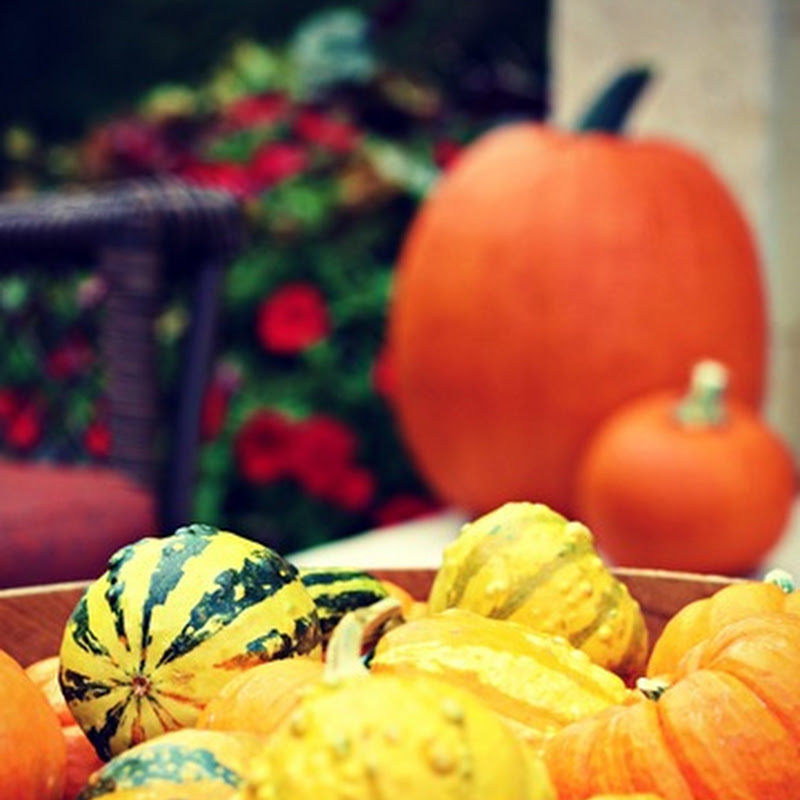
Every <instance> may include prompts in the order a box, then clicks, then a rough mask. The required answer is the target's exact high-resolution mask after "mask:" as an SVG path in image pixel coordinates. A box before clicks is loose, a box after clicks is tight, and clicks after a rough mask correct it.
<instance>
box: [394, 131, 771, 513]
mask: <svg viewBox="0 0 800 800" xmlns="http://www.w3.org/2000/svg"><path fill="white" fill-rule="evenodd" d="M610 127H611V126H608V127H605V126H604V125H603V123H602V122H601V123H600V124H599V125H598V126H596V127H595V129H593V130H591V131H588V132H587V131H580V132H577V133H576V132H568V131H562V130H558V129H556V128H554V127H553V126H550V125H547V124H537V123H526V122H519V123H509V124H505V125H502V126H499V127H497V128H495V129H493V130H491V131H489V132H488V133H486V134H484V135H483V136H482V137H480V138H479V139H478V140H477V141H475V142H473V143H472V144H471V145H469V146H468V147H466V148H465V149H464V150H463V151H462V154H461V155H460V156H459V159H458V162H457V163H456V164H455V165H454V166H453V167H452V168H451V169H450V170H449V171H448V172H447V173H446V174H445V175H444V176H443V177H442V178H441V179H440V180H439V182H438V183H437V184H436V185H435V186H434V187H433V190H432V191H431V193H430V194H429V195H428V196H427V197H426V198H425V200H424V202H423V203H422V206H421V208H420V209H419V212H418V214H417V215H416V217H415V218H414V220H413V221H412V224H411V226H410V228H409V230H408V232H407V234H406V237H405V240H404V242H403V247H402V249H401V253H400V258H399V262H398V268H397V271H396V276H395V283H394V287H393V294H392V297H391V299H390V304H389V320H388V354H389V358H390V360H391V364H392V371H393V387H394V388H393V394H394V398H393V401H394V408H395V411H396V415H397V420H398V424H399V428H400V431H401V433H402V435H403V437H404V440H405V442H406V444H407V445H408V448H409V451H410V453H411V455H412V456H413V458H414V459H415V461H416V463H417V465H418V467H419V470H420V472H421V474H422V475H423V476H424V477H425V478H426V479H427V481H428V483H429V484H430V486H431V487H432V488H433V489H434V490H436V491H437V492H438V494H439V495H440V496H441V497H442V498H443V499H444V500H446V501H448V502H449V503H451V504H453V505H455V506H457V507H461V508H463V509H465V510H466V511H468V512H470V513H478V512H485V511H488V510H490V509H491V508H494V507H496V506H498V505H500V504H501V503H503V502H506V501H508V500H520V499H535V500H537V501H539V502H542V503H545V504H547V505H549V506H551V507H552V508H554V509H555V510H557V511H559V512H560V513H562V514H565V515H567V516H571V517H576V516H578V515H577V514H576V511H575V508H574V503H573V498H572V496H571V491H572V485H573V480H574V474H575V464H576V462H577V460H578V457H579V455H580V452H581V450H582V448H583V445H584V443H585V441H586V439H587V438H588V437H589V436H590V435H591V433H592V430H593V429H594V428H595V426H596V425H598V424H599V423H600V422H601V421H602V420H603V419H604V418H605V417H606V416H607V415H608V414H609V413H611V412H612V411H613V410H615V409H616V408H617V407H618V406H619V405H620V404H622V403H624V402H626V401H628V400H631V399H633V398H634V397H636V396H638V395H641V394H643V393H646V392H650V391H654V390H658V389H664V388H668V387H671V386H672V387H679V386H680V385H681V383H682V381H683V380H684V375H685V374H686V371H687V370H688V369H689V368H690V366H691V364H692V363H693V362H694V361H696V360H697V359H698V358H701V357H702V356H704V355H706V354H708V355H711V356H713V357H715V358H718V359H721V360H723V361H725V362H726V363H728V364H729V365H730V367H731V370H732V373H733V374H734V376H735V378H734V381H733V385H732V387H731V388H732V392H733V393H734V394H735V395H736V396H737V397H739V398H740V399H741V400H742V401H744V402H746V403H749V404H752V405H757V404H758V403H759V402H760V400H761V398H762V395H763V390H764V382H765V364H766V303H765V292H764V286H763V281H762V275H761V270H760V260H759V257H758V254H757V252H756V247H755V242H754V238H753V235H752V232H751V230H750V227H749V225H748V223H747V221H746V219H745V217H744V215H743V213H742V211H741V209H740V208H739V206H738V205H737V203H736V202H735V200H734V198H733V196H732V195H731V193H730V192H729V191H728V189H727V188H726V187H725V186H724V185H723V183H722V182H721V181H720V179H719V178H718V177H717V175H716V174H715V173H714V171H713V169H712V168H710V166H709V165H708V164H707V163H706V162H705V161H704V160H703V159H702V158H700V157H699V156H697V155H695V154H694V153H692V152H691V151H690V150H689V149H688V148H686V147H684V146H682V145H680V144H678V143H670V142H667V141H663V140H656V139H645V138H640V139H636V138H623V137H622V136H617V135H612V134H611V133H609V129H610Z"/></svg>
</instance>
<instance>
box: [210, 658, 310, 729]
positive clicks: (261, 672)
mask: <svg viewBox="0 0 800 800" xmlns="http://www.w3.org/2000/svg"><path fill="white" fill-rule="evenodd" d="M322 672H323V663H322V661H320V660H319V659H317V658H311V657H310V656H297V657H295V658H281V659H278V660H276V661H267V662H265V663H263V664H258V665H257V666H255V667H251V668H250V669H248V670H245V671H244V672H241V673H239V674H238V675H236V676H235V677H233V678H231V680H230V681H228V682H227V683H226V684H225V685H224V686H223V687H222V689H220V691H219V692H218V693H217V694H216V695H214V697H212V698H211V700H209V702H208V703H207V704H206V706H205V708H204V709H203V710H202V711H201V712H200V716H199V717H198V720H197V723H196V727H198V728H203V729H209V730H217V731H243V732H247V733H259V734H269V733H272V731H274V730H275V728H276V727H277V726H278V725H279V724H280V723H281V722H282V721H283V720H284V719H285V718H286V716H287V715H288V714H290V713H291V712H292V711H293V710H294V709H295V707H296V706H297V704H298V703H299V702H300V698H301V697H302V695H303V692H304V690H305V689H306V688H307V687H308V686H309V685H311V684H314V683H316V682H317V681H319V680H321V678H322Z"/></svg>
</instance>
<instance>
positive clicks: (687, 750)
mask: <svg viewBox="0 0 800 800" xmlns="http://www.w3.org/2000/svg"><path fill="white" fill-rule="evenodd" d="M698 684H700V685H698ZM714 684H716V685H717V686H718V687H722V691H724V692H725V693H733V692H735V691H736V690H737V689H742V688H743V689H744V690H745V692H746V693H747V694H749V695H750V696H751V698H752V703H751V705H752V706H753V707H754V708H758V709H759V710H761V709H763V710H764V712H765V714H766V715H767V716H768V718H769V719H770V720H771V721H772V722H773V723H774V724H775V725H776V726H778V727H779V728H780V729H781V730H782V731H783V732H785V733H786V734H787V735H786V736H785V737H784V738H783V739H781V738H779V737H778V736H777V735H776V731H774V730H773V731H770V732H766V731H764V729H763V727H760V730H759V733H758V734H752V735H750V736H748V737H747V740H748V742H749V745H745V746H744V747H737V748H736V750H735V752H734V753H733V754H732V753H731V752H730V750H726V749H725V748H724V747H723V748H708V747H706V746H705V741H704V740H705V739H706V738H707V737H709V736H714V735H715V734H717V735H721V736H722V738H724V736H725V734H726V731H725V729H724V727H721V728H720V729H719V730H718V731H715V730H714V729H713V728H711V729H710V730H709V729H707V728H706V729H705V730H704V731H703V733H702V734H701V733H699V732H697V731H695V730H693V729H692V726H693V724H694V725H699V726H703V725H704V723H706V722H707V719H698V718H696V717H695V716H693V715H689V716H688V717H687V715H686V713H685V711H686V707H687V706H688V707H691V708H694V707H695V705H696V697H698V696H702V695H706V696H707V695H708V694H709V687H710V686H713V685H714ZM673 688H674V689H677V690H678V692H679V693H680V694H678V693H673V694H672V695H671V696H670V689H667V691H666V692H665V694H664V695H663V696H662V697H661V698H659V700H657V701H655V702H656V708H657V710H658V721H659V724H660V725H661V726H662V728H663V731H664V733H663V735H664V738H665V741H666V742H667V744H668V746H669V748H670V752H671V753H674V754H675V755H676V761H677V763H678V765H679V766H680V767H681V769H682V772H683V774H684V777H685V778H686V780H687V782H688V783H689V784H690V785H691V786H693V787H695V794H696V795H698V794H699V796H708V797H729V796H731V797H733V796H736V795H735V793H736V792H742V793H743V794H742V796H751V795H753V796H755V794H756V793H757V792H760V791H763V789H764V788H765V785H767V786H769V787H770V788H771V789H772V790H774V789H775V788H776V787H775V783H774V781H775V780H776V779H777V776H779V777H780V779H781V780H782V782H783V783H784V784H785V788H786V790H787V791H788V790H789V789H790V788H793V787H792V786H791V784H792V779H791V778H792V776H790V775H789V774H787V773H786V770H785V769H783V768H782V767H778V768H777V770H776V769H775V768H774V766H773V765H772V764H770V763H769V762H768V760H767V758H766V755H767V753H768V752H771V751H773V750H774V749H776V748H778V752H779V755H778V756H777V757H776V758H777V760H779V761H780V762H781V763H782V764H783V763H784V761H785V763H792V764H797V759H798V746H797V743H796V741H795V740H794V738H793V737H791V736H790V735H789V734H788V732H786V731H785V727H784V725H783V723H782V722H781V721H780V719H779V718H778V717H776V715H775V714H773V713H772V711H771V709H770V708H769V707H767V706H766V705H765V704H764V703H763V702H762V700H761V697H760V696H759V694H757V693H754V692H751V690H750V689H749V687H747V686H746V685H745V684H743V683H742V682H741V681H740V680H739V679H738V678H737V677H736V676H735V675H733V674H731V673H729V672H724V671H718V670H715V669H698V670H696V671H695V672H692V673H690V674H689V675H687V676H685V677H683V678H682V679H681V681H680V682H679V683H677V684H676V685H675V687H673ZM683 695H687V699H686V700H685V701H684V702H683V704H682V705H679V707H678V709H675V710H673V709H672V705H673V703H672V702H670V700H675V698H676V697H677V698H678V699H679V700H683ZM664 700H666V703H665V702H664ZM719 700H720V702H718V703H717V706H718V707H720V708H723V709H725V707H726V706H727V705H728V704H727V703H725V702H724V701H725V698H724V697H721V698H719ZM705 702H708V701H707V700H706V701H705ZM740 713H741V715H742V716H743V717H745V716H746V713H745V712H740ZM673 715H674V719H675V721H673ZM687 720H688V722H689V725H688V726H686V722H687ZM714 721H715V723H716V724H718V725H720V726H724V724H725V723H724V721H718V720H717V718H716V717H715V720H714ZM728 721H729V722H730V717H728ZM760 722H761V726H763V720H760ZM742 723H743V725H745V726H746V727H745V728H744V730H748V728H749V727H750V726H753V725H755V722H754V721H753V720H752V719H747V720H744V719H743V720H742ZM675 724H677V725H679V726H681V728H682V730H681V734H680V735H677V734H676V732H675V731H674V730H673V725H675ZM688 732H691V733H693V734H694V737H693V738H694V739H695V741H694V746H695V748H696V749H697V750H698V751H699V752H700V753H702V754H703V756H705V757H708V756H709V755H711V756H716V762H715V767H716V768H714V769H711V770H707V769H704V767H707V766H708V764H707V763H706V762H704V760H703V758H698V756H697V755H696V754H695V753H693V752H692V751H691V750H692V748H691V743H690V742H687V739H688V738H689V737H688V735H687V733H688ZM701 738H702V739H703V741H702V742H700V743H699V744H698V741H697V740H698V739H701ZM756 740H760V741H761V742H762V743H763V744H764V746H763V747H762V748H761V750H760V752H757V753H753V752H751V751H750V749H749V747H750V746H752V744H753V742H754V741H756ZM767 742H768V744H767ZM787 745H788V747H789V748H790V749H792V750H793V751H794V752H793V753H792V754H791V755H789V754H788V753H786V752H785V749H786V746H787ZM781 746H783V747H781ZM770 767H772V770H770ZM765 775H767V776H768V777H767V778H766V779H765V778H764V776H765ZM710 776H713V777H714V778H715V779H716V782H713V783H712V782H710V780H709V777H710ZM720 780H721V781H723V782H722V783H719V781H720ZM760 782H761V783H760ZM758 796H762V795H761V794H759V795H758ZM772 796H777V797H784V796H785V797H789V796H790V793H787V794H785V795H784V794H783V793H779V794H777V795H772Z"/></svg>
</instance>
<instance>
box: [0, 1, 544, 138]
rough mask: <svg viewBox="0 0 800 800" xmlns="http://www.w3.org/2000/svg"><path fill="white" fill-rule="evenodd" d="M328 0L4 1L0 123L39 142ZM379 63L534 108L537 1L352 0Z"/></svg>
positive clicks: (194, 74) (275, 36) (73, 131)
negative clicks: (21, 128)
mask: <svg viewBox="0 0 800 800" xmlns="http://www.w3.org/2000/svg"><path fill="white" fill-rule="evenodd" d="M330 5H331V3H330V0H327V1H326V0H301V1H300V2H293V3H281V2H261V1H260V0H226V2H224V3H221V2H218V0H106V1H105V2H95V1H94V0H72V2H63V0H36V1H35V2H27V0H4V2H3V3H2V4H0V130H2V129H5V128H6V127H8V126H9V125H12V124H18V125H24V126H26V127H28V128H30V129H32V130H33V131H34V133H35V134H36V135H37V136H39V137H41V138H44V139H46V140H48V141H55V140H63V139H69V138H73V137H75V136H77V135H80V134H81V133H82V132H83V131H84V130H85V128H86V125H87V123H89V122H96V121H97V120H98V119H99V118H101V117H103V116H105V115H107V114H110V113H114V112H119V111H121V110H122V108H123V107H124V106H125V104H127V103H131V102H133V101H135V99H137V98H138V97H139V96H141V94H142V93H144V92H145V91H147V89H148V88H149V87H151V86H154V85H156V84H161V83H165V82H169V83H173V82H177V83H183V82H190V83H197V82H199V81H202V80H204V79H205V78H207V77H208V75H209V74H210V73H211V72H212V70H213V69H214V68H215V67H216V65H217V64H218V63H219V61H220V60H221V59H222V58H223V57H224V55H225V54H226V53H227V52H229V51H230V49H231V48H232V47H233V45H234V44H235V43H236V42H238V41H241V40H253V41H258V42H260V43H262V44H265V45H269V46H276V45H280V44H281V43H282V42H284V41H286V39H287V38H288V37H289V36H290V35H291V34H292V32H293V31H295V30H296V29H297V27H298V25H299V23H300V22H301V21H302V20H303V19H305V18H307V17H308V16H310V15H311V14H312V13H314V12H316V11H318V10H322V9H326V8H329V7H330ZM348 6H349V7H351V8H353V9H357V10H360V11H362V12H363V13H364V15H365V16H366V19H367V24H368V26H369V34H370V36H371V38H372V40H373V42H374V45H375V47H376V49H377V50H378V51H380V53H381V57H382V58H383V59H385V60H386V61H387V63H389V64H391V65H393V66H395V67H397V68H400V69H402V70H403V71H405V72H406V73H407V74H410V75H414V76H416V77H418V78H419V79H421V80H423V81H428V82H432V83H434V84H436V85H438V86H440V87H441V88H442V90H443V91H444V92H445V93H446V94H447V95H448V96H450V97H452V99H453V102H454V103H455V104H457V105H458V106H459V107H461V108H466V107H467V106H468V105H471V106H473V107H474V108H475V109H476V111H477V112H478V113H485V112H486V111H487V110H489V108H491V107H492V106H493V107H494V108H495V110H496V111H498V112H509V111H511V112H514V111H517V110H522V111H523V112H524V113H527V114H531V113H533V114H534V115H536V116H538V115H540V113H541V110H542V108H541V104H542V101H543V96H544V87H545V85H546V76H547V45H548V41H547V24H546V22H547V19H548V14H549V2H547V0H529V2H526V3H520V2H517V0H493V1H490V0H462V1H461V2H459V3H431V2H423V1H422V0H416V2H414V1H413V0H352V2H350V3H348Z"/></svg>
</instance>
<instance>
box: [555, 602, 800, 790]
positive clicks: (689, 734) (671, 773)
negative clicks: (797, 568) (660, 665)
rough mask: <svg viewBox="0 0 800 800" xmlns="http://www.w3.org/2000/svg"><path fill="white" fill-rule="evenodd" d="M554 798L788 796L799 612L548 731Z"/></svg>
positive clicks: (794, 767) (799, 706) (739, 624)
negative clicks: (665, 681)
mask: <svg viewBox="0 0 800 800" xmlns="http://www.w3.org/2000/svg"><path fill="white" fill-rule="evenodd" d="M544 756H545V762H546V764H547V766H548V769H549V772H550V775H551V777H552V779H553V781H554V783H555V784H556V788H557V790H558V796H559V797H569V798H571V800H584V798H590V797H592V795H594V794H597V793H602V792H632V791H640V792H655V793H656V794H658V795H660V796H662V797H664V798H665V800H701V798H703V800H705V798H712V797H713V798H729V797H731V798H732V797H736V798H737V800H766V798H771V800H792V798H794V797H796V796H797V786H798V782H800V757H799V756H800V616H798V615H796V614H788V613H785V612H771V613H770V612H764V613H761V614H754V615H751V616H749V617H745V618H742V619H740V620H737V621H736V622H733V623H731V624H730V625H728V626H726V627H725V628H722V629H721V630H720V631H718V632H717V633H716V634H715V635H714V636H712V637H711V638H710V639H707V640H705V641H703V642H701V643H699V644H698V645H697V646H696V647H694V648H693V649H692V650H690V651H689V653H687V655H686V656H685V658H684V659H683V660H682V661H681V664H680V667H679V669H678V670H677V671H676V673H675V675H674V677H673V679H672V683H671V685H669V686H667V687H666V688H664V687H663V686H662V687H659V690H658V691H657V692H653V693H651V694H649V696H647V697H645V696H644V695H643V696H642V699H641V700H639V701H638V702H633V703H630V704H628V705H620V706H614V707H612V708H609V709H606V710H604V711H601V712H600V713H599V714H596V715H595V716H593V717H590V718H587V719H583V720H579V721H578V722H576V723H574V724H572V725H570V726H568V727H566V728H564V729H562V730H561V731H559V732H557V733H556V734H555V736H553V737H552V738H551V739H550V740H549V741H548V742H547V744H546V746H545V751H544Z"/></svg>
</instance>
